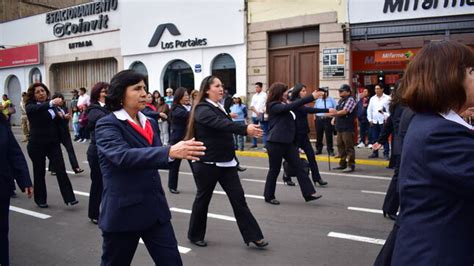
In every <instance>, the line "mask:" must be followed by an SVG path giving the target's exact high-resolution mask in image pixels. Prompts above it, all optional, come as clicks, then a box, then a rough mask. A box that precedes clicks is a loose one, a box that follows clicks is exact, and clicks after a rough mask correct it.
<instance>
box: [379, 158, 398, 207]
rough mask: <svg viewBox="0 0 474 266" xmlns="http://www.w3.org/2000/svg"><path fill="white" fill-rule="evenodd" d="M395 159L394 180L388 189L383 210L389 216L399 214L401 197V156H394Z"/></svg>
mask: <svg viewBox="0 0 474 266" xmlns="http://www.w3.org/2000/svg"><path fill="white" fill-rule="evenodd" d="M393 157H394V158H395V170H394V173H393V177H392V180H391V181H390V185H389V186H388V189H387V194H386V195H385V199H384V201H383V206H382V210H383V211H384V212H386V213H388V214H397V211H398V207H399V206H400V195H399V193H398V172H399V171H400V155H394V156H393Z"/></svg>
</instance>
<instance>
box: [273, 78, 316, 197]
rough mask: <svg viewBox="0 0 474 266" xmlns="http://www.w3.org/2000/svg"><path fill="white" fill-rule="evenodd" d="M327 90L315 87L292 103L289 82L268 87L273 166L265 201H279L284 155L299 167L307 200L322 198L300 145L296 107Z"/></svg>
mask: <svg viewBox="0 0 474 266" xmlns="http://www.w3.org/2000/svg"><path fill="white" fill-rule="evenodd" d="M322 94H323V92H319V91H316V90H315V91H313V93H312V94H311V95H309V96H306V97H304V98H302V99H297V100H295V101H293V102H291V103H288V86H287V85H286V84H284V83H281V82H275V83H273V84H272V85H271V86H270V88H269V89H268V99H267V112H268V136H267V145H266V148H267V151H268V160H269V164H270V169H269V170H268V174H267V181H266V183H265V192H264V196H265V202H267V203H270V204H273V205H279V204H280V202H279V201H278V200H277V199H275V189H276V181H277V178H278V175H279V174H280V169H281V162H282V159H283V158H285V160H286V161H287V162H288V163H289V164H290V167H292V168H293V169H297V175H296V177H297V179H298V183H299V184H300V188H301V193H302V194H303V198H304V199H305V200H306V201H312V200H316V199H319V198H321V195H317V194H316V190H315V189H314V186H313V184H312V183H311V181H310V179H309V177H308V176H307V175H306V173H305V171H304V170H303V165H302V162H301V160H300V159H299V152H298V148H297V146H296V141H297V139H296V115H295V113H294V111H296V110H297V109H298V108H300V107H301V106H303V105H305V104H307V103H310V102H312V101H314V100H315V99H317V98H318V97H319V96H320V95H322Z"/></svg>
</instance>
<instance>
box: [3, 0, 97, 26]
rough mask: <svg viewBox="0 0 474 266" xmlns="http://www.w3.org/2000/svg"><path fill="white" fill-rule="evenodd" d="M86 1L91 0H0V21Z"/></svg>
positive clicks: (90, 0) (89, 0)
mask: <svg viewBox="0 0 474 266" xmlns="http://www.w3.org/2000/svg"><path fill="white" fill-rule="evenodd" d="M88 2H92V0H22V1H20V0H0V23H3V22H6V21H10V20H15V19H19V18H24V17H28V16H33V15H37V14H41V13H46V12H50V11H54V10H57V9H62V8H65V7H70V6H75V5H80V4H84V3H88Z"/></svg>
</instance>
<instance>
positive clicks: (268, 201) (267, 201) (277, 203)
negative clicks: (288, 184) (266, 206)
mask: <svg viewBox="0 0 474 266" xmlns="http://www.w3.org/2000/svg"><path fill="white" fill-rule="evenodd" d="M265 202H266V203H270V204H272V205H280V202H279V201H278V200H276V199H271V200H265Z"/></svg>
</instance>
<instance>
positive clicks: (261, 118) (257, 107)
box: [249, 82, 268, 149]
mask: <svg viewBox="0 0 474 266" xmlns="http://www.w3.org/2000/svg"><path fill="white" fill-rule="evenodd" d="M262 88H263V84H262V82H256V83H255V94H254V95H253V96H252V101H251V103H250V108H249V109H250V111H252V122H253V123H254V124H259V123H260V127H261V128H262V130H263V138H262V142H263V146H264V147H265V144H266V143H267V131H268V120H267V119H266V115H265V104H266V102H267V94H266V93H265V92H264V91H262ZM252 144H253V145H252V146H251V148H257V138H253V140H252ZM264 149H265V148H264Z"/></svg>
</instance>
